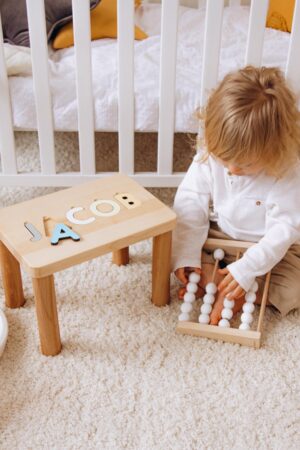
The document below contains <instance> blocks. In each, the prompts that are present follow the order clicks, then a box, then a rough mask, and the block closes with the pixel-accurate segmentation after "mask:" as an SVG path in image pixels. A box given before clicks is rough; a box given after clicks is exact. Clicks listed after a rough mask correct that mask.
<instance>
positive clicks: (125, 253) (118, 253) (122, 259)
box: [112, 247, 129, 266]
mask: <svg viewBox="0 0 300 450" xmlns="http://www.w3.org/2000/svg"><path fill="white" fill-rule="evenodd" d="M112 262H113V263H114V264H117V266H126V264H128V263H129V247H125V248H121V249H120V250H115V251H114V252H113V254H112Z"/></svg>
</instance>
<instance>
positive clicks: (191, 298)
mask: <svg viewBox="0 0 300 450" xmlns="http://www.w3.org/2000/svg"><path fill="white" fill-rule="evenodd" d="M195 299H196V295H195V294H193V293H192V292H186V293H185V294H184V296H183V300H184V301H185V302H186V303H193V302H194V301H195Z"/></svg>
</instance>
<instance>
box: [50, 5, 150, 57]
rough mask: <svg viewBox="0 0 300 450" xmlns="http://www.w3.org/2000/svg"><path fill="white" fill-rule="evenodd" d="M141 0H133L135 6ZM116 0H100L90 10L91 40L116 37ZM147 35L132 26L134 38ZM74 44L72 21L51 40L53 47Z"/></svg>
mask: <svg viewBox="0 0 300 450" xmlns="http://www.w3.org/2000/svg"><path fill="white" fill-rule="evenodd" d="M140 3H141V0H135V6H136V7H137V6H139V5H140ZM117 32H118V30H117V0H101V1H100V3H99V4H98V5H97V6H96V8H94V9H93V10H92V11H91V36H92V40H94V39H101V38H116V37H117ZM147 37H148V36H147V34H146V33H144V31H142V30H141V29H140V28H138V27H134V38H135V39H137V40H141V39H146V38H147ZM72 45H74V36H73V24H72V22H70V23H68V24H67V25H65V26H63V27H62V28H61V29H60V30H59V32H58V33H57V35H56V37H55V38H54V40H53V48H55V49H59V48H66V47H71V46H72Z"/></svg>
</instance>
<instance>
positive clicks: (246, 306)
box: [243, 303, 255, 314]
mask: <svg viewBox="0 0 300 450" xmlns="http://www.w3.org/2000/svg"><path fill="white" fill-rule="evenodd" d="M254 310H255V306H254V305H253V303H244V304H243V311H244V312H245V313H250V314H251V313H253V311H254Z"/></svg>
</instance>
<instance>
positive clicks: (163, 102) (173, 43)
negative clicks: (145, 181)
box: [157, 0, 179, 175]
mask: <svg viewBox="0 0 300 450" xmlns="http://www.w3.org/2000/svg"><path fill="white" fill-rule="evenodd" d="M178 6H179V2H178V0H164V1H163V2H162V17H161V22H162V24H161V25H162V26H161V48H160V86H159V124H158V150H157V151H158V173H159V174H160V175H162V174H171V173H172V171H173V140H174V125H175V123H174V122H175V82H176V50H177V21H178Z"/></svg>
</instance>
